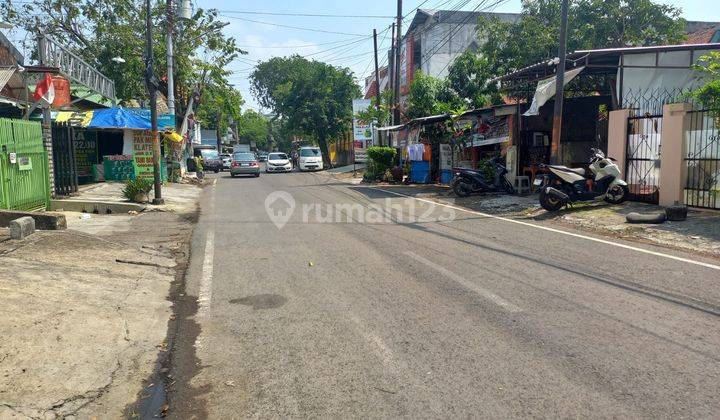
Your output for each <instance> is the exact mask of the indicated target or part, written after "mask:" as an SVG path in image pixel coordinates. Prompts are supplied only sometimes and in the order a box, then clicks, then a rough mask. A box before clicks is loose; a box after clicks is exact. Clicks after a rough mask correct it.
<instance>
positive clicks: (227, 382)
mask: <svg viewBox="0 0 720 420" xmlns="http://www.w3.org/2000/svg"><path fill="white" fill-rule="evenodd" d="M225 385H227V386H235V381H225Z"/></svg>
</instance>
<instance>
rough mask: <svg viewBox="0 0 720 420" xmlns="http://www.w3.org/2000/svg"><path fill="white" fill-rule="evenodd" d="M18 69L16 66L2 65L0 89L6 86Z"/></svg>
mask: <svg viewBox="0 0 720 420" xmlns="http://www.w3.org/2000/svg"><path fill="white" fill-rule="evenodd" d="M16 70H17V69H16V68H15V66H0V91H1V90H3V88H5V85H6V84H7V83H8V82H9V81H10V78H11V77H12V76H13V74H15V71H16Z"/></svg>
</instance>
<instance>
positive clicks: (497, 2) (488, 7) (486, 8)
mask: <svg viewBox="0 0 720 420" xmlns="http://www.w3.org/2000/svg"><path fill="white" fill-rule="evenodd" d="M507 1H508V0H497V1H495V3H493V4H491V5H489V6H486V7H485V8H484V9H483V10H489V9H491V8H492V9H495V8H496V7H497V6H499V5H500V4H502V3H505V2H507ZM485 2H486V0H483V1H482V2H480V3H479V4H478V5H477V6H476V7H475V8H474V9H473V11H477V9H479V8H480V6H482V5H483V4H484V3H485ZM471 16H472V15H470V16H468V18H466V19H465V22H463V24H465V23H467V20H468V19H470V17H471ZM459 30H460V25H458V29H457V30H456V32H455V33H457V32H458V31H459ZM450 36H451V37H452V36H453V35H450ZM448 41H449V39H448ZM448 41H446V43H447V42H448ZM443 45H444V44H443ZM452 62H454V60H448V62H447V63H445V66H444V67H443V68H442V69H440V71H439V72H438V74H439V73H442V72H443V71H445V69H446V68H448V66H449V65H450V63H452Z"/></svg>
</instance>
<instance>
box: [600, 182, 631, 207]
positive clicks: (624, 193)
mask: <svg viewBox="0 0 720 420" xmlns="http://www.w3.org/2000/svg"><path fill="white" fill-rule="evenodd" d="M628 195H630V190H629V189H628V187H627V185H620V184H616V185H613V186H612V187H610V190H609V191H608V193H607V195H606V196H605V201H607V202H608V203H610V204H621V203H623V202H625V201H626V200H627V198H628Z"/></svg>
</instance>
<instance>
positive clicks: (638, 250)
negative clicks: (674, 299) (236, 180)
mask: <svg viewBox="0 0 720 420" xmlns="http://www.w3.org/2000/svg"><path fill="white" fill-rule="evenodd" d="M370 188H373V189H375V190H378V191H382V192H386V193H388V194H393V195H396V196H398V197H405V198H411V199H413V200H418V201H422V202H424V203H430V204H433V205H436V206H442V207H447V208H450V209H453V210H457V211H462V212H465V213H470V214H474V215H477V216H483V217H486V218H490V219H495V220H502V221H503V222H510V223H515V224H518V225H523V226H528V227H532V228H535V229H542V230H545V231H548V232H554V233H559V234H562V235H567V236H573V237H575V238H582V239H587V240H588V241H593V242H599V243H601V244H605V245H611V246H616V247H618V248H623V249H629V250H632V251H636V252H642V253H644V254H650V255H655V256H657V257H663V258H668V259H671V260H675V261H682V262H684V263H688V264H694V265H699V266H701V267H705V268H710V269H712V270H719V271H720V265H715V264H710V263H706V262H702V261H696V260H691V259H689V258H683V257H677V256H675V255H670V254H664V253H662V252H656V251H651V250H649V249H643V248H638V247H635V246H631V245H625V244H621V243H617V242H612V241H606V240H604V239H599V238H593V237H592V236H585V235H581V234H579V233H573V232H567V231H564V230H560V229H554V228H551V227H547V226H541V225H537V224H534V223H528V222H523V221H521V220H515V219H509V218H507V217H502V216H496V215H494V214H488V213H483V212H479V211H475V210H469V209H466V208H462V207H458V206H453V205H451V204H446V203H442V202H438V201H433V200H427V199H424V198H418V197H413V196H410V195H407V194H402V193H398V192H395V191H390V190H386V189H383V188H375V187H370Z"/></svg>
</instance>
